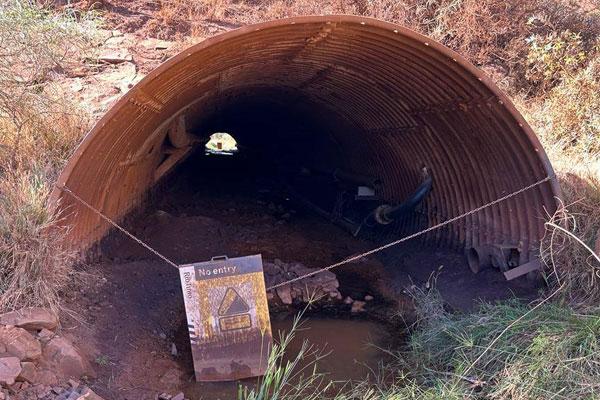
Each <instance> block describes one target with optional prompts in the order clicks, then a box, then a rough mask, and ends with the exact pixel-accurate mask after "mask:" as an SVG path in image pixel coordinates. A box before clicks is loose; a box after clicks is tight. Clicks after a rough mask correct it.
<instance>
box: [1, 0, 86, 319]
mask: <svg viewBox="0 0 600 400" xmlns="http://www.w3.org/2000/svg"><path fill="white" fill-rule="evenodd" d="M95 29H96V22H95V19H93V18H88V16H86V15H83V14H77V15H76V14H74V13H69V12H64V13H55V12H51V11H50V10H48V9H44V8H41V7H39V6H37V5H35V4H34V3H31V2H29V1H24V0H23V1H22V0H17V1H14V0H11V1H0V44H1V53H2V54H1V56H0V309H9V308H14V307H17V306H23V305H42V306H51V307H57V306H58V304H59V291H60V289H61V288H63V287H64V286H65V285H66V284H68V283H69V279H68V274H69V272H70V267H71V264H72V262H73V261H74V260H75V254H74V253H73V252H72V251H70V250H68V249H67V248H66V247H65V246H64V241H63V237H64V231H62V230H60V229H57V228H55V222H56V216H55V215H53V213H52V212H51V211H50V210H48V208H47V201H48V197H49V194H50V192H51V190H52V185H53V182H54V181H55V179H56V177H57V175H58V173H59V172H60V169H61V168H62V166H63V165H64V164H65V161H66V160H67V158H68V157H69V155H70V154H71V152H72V151H73V149H74V148H75V146H76V145H77V143H78V142H79V140H80V139H81V136H82V134H83V132H84V130H85V129H87V125H88V121H87V116H86V114H85V113H83V112H81V111H80V110H78V109H77V107H76V105H74V104H71V103H70V102H69V101H68V99H66V98H65V97H64V93H61V92H59V91H57V89H56V87H55V86H54V85H52V77H53V76H55V75H57V74H64V73H67V72H68V71H69V70H70V68H71V67H73V66H74V65H76V64H77V63H79V62H80V59H81V57H82V56H83V55H84V54H85V49H86V47H87V46H88V43H89V40H90V39H91V37H92V35H93V34H94V31H95Z"/></svg>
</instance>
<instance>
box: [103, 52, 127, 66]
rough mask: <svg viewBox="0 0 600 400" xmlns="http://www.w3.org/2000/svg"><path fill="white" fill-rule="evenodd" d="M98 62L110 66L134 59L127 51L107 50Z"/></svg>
mask: <svg viewBox="0 0 600 400" xmlns="http://www.w3.org/2000/svg"><path fill="white" fill-rule="evenodd" d="M98 61H102V62H105V63H108V64H121V63H124V62H131V61H133V57H132V56H131V54H129V53H128V52H127V51H126V50H106V51H105V52H103V53H102V54H100V56H99V57H98Z"/></svg>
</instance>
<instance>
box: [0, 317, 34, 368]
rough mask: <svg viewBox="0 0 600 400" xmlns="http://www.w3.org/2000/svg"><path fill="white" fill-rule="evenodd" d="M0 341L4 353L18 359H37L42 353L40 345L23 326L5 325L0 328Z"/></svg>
mask: <svg viewBox="0 0 600 400" xmlns="http://www.w3.org/2000/svg"><path fill="white" fill-rule="evenodd" d="M0 342H1V343H2V344H3V345H4V346H5V347H6V353H8V354H10V355H12V356H15V357H18V358H19V360H22V361H29V360H37V359H38V358H40V356H41V355H42V345H41V344H40V342H38V341H37V340H36V339H35V338H34V337H33V336H32V335H31V334H30V333H29V332H27V331H26V330H25V329H23V328H17V327H15V326H11V325H7V326H3V327H1V328H0Z"/></svg>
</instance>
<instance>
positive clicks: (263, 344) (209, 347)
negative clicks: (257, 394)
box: [179, 255, 271, 381]
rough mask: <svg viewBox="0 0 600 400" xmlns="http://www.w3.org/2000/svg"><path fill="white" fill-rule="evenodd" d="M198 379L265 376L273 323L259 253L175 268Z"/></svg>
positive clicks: (212, 379) (211, 379) (210, 379)
mask: <svg viewBox="0 0 600 400" xmlns="http://www.w3.org/2000/svg"><path fill="white" fill-rule="evenodd" d="M179 274H180V277H181V285H182V288H183V297H184V301H185V310H186V314H187V320H188V328H189V333H190V341H191V343H192V356H193V358H194V369H195V372H196V380H198V381H225V380H235V379H242V378H247V377H251V376H259V375H263V374H264V372H265V370H266V366H267V359H268V356H269V351H270V349H271V324H270V321H269V309H268V304H267V297H266V289H265V281H264V276H263V271H262V259H261V256H260V255H254V256H247V257H238V258H220V259H213V260H212V261H208V262H203V263H196V264H189V265H183V266H181V267H180V268H179Z"/></svg>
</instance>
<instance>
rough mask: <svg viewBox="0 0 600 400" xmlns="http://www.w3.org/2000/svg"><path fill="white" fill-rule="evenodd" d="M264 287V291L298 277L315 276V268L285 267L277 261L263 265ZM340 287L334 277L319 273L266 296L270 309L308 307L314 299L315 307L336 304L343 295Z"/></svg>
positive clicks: (279, 288)
mask: <svg viewBox="0 0 600 400" xmlns="http://www.w3.org/2000/svg"><path fill="white" fill-rule="evenodd" d="M263 269H264V272H265V283H266V285H267V287H270V286H273V285H276V284H278V283H282V282H286V281H289V280H291V279H294V278H296V277H298V276H303V275H306V274H310V273H312V272H315V271H316V270H317V269H316V268H308V267H306V266H304V265H303V264H301V263H298V262H294V263H284V262H283V261H281V260H279V259H275V261H274V262H272V263H271V262H264V263H263ZM339 286H340V283H339V282H338V280H337V278H336V276H335V274H334V273H333V272H330V271H322V272H319V273H317V274H315V275H312V276H309V277H307V278H305V279H302V280H301V281H297V282H292V283H290V284H288V285H284V286H280V287H278V288H276V289H274V290H270V291H269V292H268V298H269V303H270V304H271V305H280V304H283V305H292V304H302V303H308V302H309V300H311V299H313V300H314V301H315V302H316V303H323V302H338V301H340V300H342V295H341V293H340V292H339V291H338V288H339Z"/></svg>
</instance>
